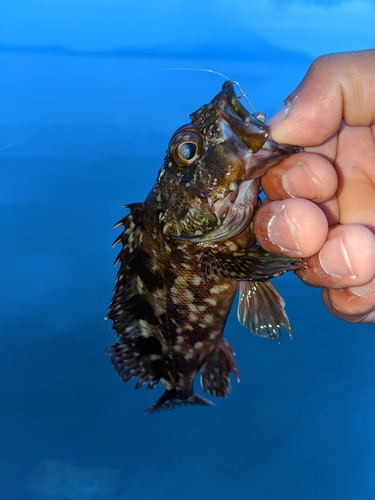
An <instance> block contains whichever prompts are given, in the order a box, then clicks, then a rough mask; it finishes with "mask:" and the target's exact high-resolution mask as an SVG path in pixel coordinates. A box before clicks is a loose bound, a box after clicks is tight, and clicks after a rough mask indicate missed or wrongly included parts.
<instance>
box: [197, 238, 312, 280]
mask: <svg viewBox="0 0 375 500" xmlns="http://www.w3.org/2000/svg"><path fill="white" fill-rule="evenodd" d="M305 265H306V264H305V263H304V261H303V260H302V259H294V258H292V257H287V256H285V255H277V254H274V253H271V252H267V251H266V250H264V249H263V248H262V247H260V246H254V247H252V248H250V249H248V250H242V251H239V252H232V253H230V254H226V253H220V252H217V251H215V250H213V249H212V248H207V250H206V251H205V253H204V254H203V255H202V257H201V272H202V278H203V280H205V279H206V278H207V277H209V276H217V277H218V278H224V279H230V280H238V281H248V280H249V281H253V280H254V281H264V280H269V279H270V278H275V277H276V276H280V275H281V274H283V273H285V272H286V271H296V270H297V269H300V268H302V267H305Z"/></svg>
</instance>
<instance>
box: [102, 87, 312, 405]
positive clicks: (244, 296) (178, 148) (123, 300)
mask: <svg viewBox="0 0 375 500" xmlns="http://www.w3.org/2000/svg"><path fill="white" fill-rule="evenodd" d="M190 118H191V122H190V123H189V124H187V125H184V126H182V127H180V128H179V129H178V130H177V131H176V132H175V133H174V134H173V136H172V138H171V141H170V143H169V146H168V150H167V154H166V157H165V160H164V164H163V165H162V167H161V169H160V170H159V173H158V177H157V180H156V183H155V185H154V186H153V188H152V190H151V192H150V194H149V195H148V197H147V199H146V200H145V201H144V202H143V203H135V204H131V205H127V206H126V208H128V209H130V213H129V214H128V215H127V216H125V217H124V218H123V219H122V220H121V221H120V222H119V224H118V225H122V226H123V228H124V230H123V232H122V233H121V234H120V236H119V237H118V238H117V240H116V241H115V244H117V243H120V244H121V245H122V249H121V250H120V253H119V256H118V258H117V260H116V262H115V264H118V263H119V264H120V268H119V271H118V274H117V278H116V285H115V290H114V296H113V298H112V301H111V304H110V308H109V311H108V316H107V317H108V318H109V319H111V320H113V322H114V323H113V326H112V328H114V329H115V330H116V333H117V335H116V340H115V344H114V345H113V346H111V347H109V348H107V353H108V354H109V356H110V358H111V362H112V364H113V366H114V367H115V369H116V371H117V372H118V374H119V375H120V377H121V378H122V380H123V381H124V382H127V381H128V380H131V379H133V378H137V379H138V380H137V382H136V389H138V388H140V387H141V386H143V385H146V387H147V388H149V389H153V388H154V387H155V386H156V385H158V384H159V383H161V384H163V385H164V386H165V392H164V394H163V395H162V396H161V397H160V398H159V399H158V400H157V401H156V403H155V404H154V405H152V406H151V408H149V409H148V410H147V412H148V413H153V412H157V411H163V410H169V409H174V408H178V407H181V406H186V405H205V406H207V405H210V404H211V402H210V401H208V400H207V399H205V398H203V397H202V396H200V395H197V394H195V393H194V391H193V384H194V380H195V378H196V376H197V374H198V373H199V372H201V377H200V380H201V386H202V389H203V390H204V391H205V392H207V393H209V394H212V395H214V396H217V397H226V396H228V395H229V394H230V392H231V382H230V373H233V374H234V376H235V377H236V379H237V380H239V370H238V367H237V364H236V362H235V359H234V352H233V349H232V348H231V346H230V345H229V344H228V342H227V341H226V340H225V339H224V338H223V332H224V328H225V324H226V321H227V318H228V315H229V312H230V309H231V306H232V303H233V300H234V297H235V295H236V292H237V291H240V297H239V305H238V319H239V321H240V323H241V324H243V325H244V326H245V327H247V328H248V329H250V330H251V331H252V332H253V333H255V334H258V335H262V336H265V337H269V338H275V339H277V340H279V338H280V330H281V327H282V326H284V327H285V328H286V330H287V332H288V333H290V326H289V322H288V319H287V316H286V314H285V311H284V302H283V300H282V298H281V297H280V296H279V294H278V293H277V292H276V290H275V289H274V288H273V286H272V285H271V284H270V283H269V282H268V280H269V279H270V278H272V277H275V276H279V275H280V274H282V273H284V272H286V271H293V270H296V269H299V268H301V267H304V266H305V264H304V262H303V261H302V260H300V259H292V258H289V257H285V256H281V255H276V254H272V253H270V252H266V251H265V250H263V249H262V248H261V247H260V246H259V245H257V243H256V240H255V236H254V231H253V224H252V218H253V216H254V213H255V212H256V210H257V208H258V207H259V199H258V195H259V179H260V177H261V175H263V174H264V173H265V172H266V171H267V169H268V168H270V167H272V166H273V165H276V164H277V163H279V162H280V161H281V160H282V159H284V158H286V157H287V156H288V155H290V154H292V153H293V152H295V151H296V148H295V147H294V146H288V145H280V144H277V143H276V142H274V141H273V140H272V139H271V138H270V137H269V134H268V128H267V126H266V125H265V124H264V123H263V122H260V121H259V120H257V119H256V118H255V117H254V116H253V115H251V114H250V113H249V112H248V111H247V110H246V109H245V108H244V107H243V106H242V104H241V102H240V101H239V99H238V97H237V96H236V93H235V91H234V86H233V83H232V82H229V81H227V82H225V83H224V85H223V88H222V90H221V91H220V92H219V93H218V94H217V95H216V96H215V97H214V98H213V99H212V100H211V101H210V103H209V104H207V105H204V106H202V107H201V108H200V109H199V110H198V111H196V112H195V113H192V114H191V115H190Z"/></svg>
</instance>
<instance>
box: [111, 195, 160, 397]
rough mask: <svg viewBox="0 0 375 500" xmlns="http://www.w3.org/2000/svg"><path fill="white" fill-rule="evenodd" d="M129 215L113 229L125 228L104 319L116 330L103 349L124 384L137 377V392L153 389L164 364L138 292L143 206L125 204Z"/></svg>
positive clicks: (152, 317)
mask: <svg viewBox="0 0 375 500" xmlns="http://www.w3.org/2000/svg"><path fill="white" fill-rule="evenodd" d="M125 208H130V210H131V212H130V214H128V215H127V216H126V217H124V218H123V219H122V220H121V221H120V222H118V223H117V224H116V226H115V227H118V226H120V225H122V226H124V231H123V232H122V233H121V234H120V236H119V237H118V238H117V240H116V241H115V243H114V245H116V244H117V243H121V244H122V249H121V250H120V253H119V255H118V257H117V259H116V262H115V265H116V264H117V263H120V269H119V271H118V273H117V277H116V286H115V290H114V296H113V298H112V301H111V304H110V307H109V310H108V315H107V318H108V319H111V320H113V322H114V324H113V326H112V328H114V329H115V330H116V331H117V334H118V338H117V340H116V342H115V344H114V345H113V346H111V347H108V348H107V349H106V352H107V354H109V355H110V357H111V361H112V364H113V366H114V367H115V369H116V371H117V372H118V374H119V375H120V377H121V378H122V380H123V381H124V382H126V381H128V380H130V379H132V378H135V377H138V382H137V385H136V389H138V388H139V387H141V386H142V385H143V384H146V385H147V387H148V388H149V389H152V388H153V387H155V385H156V384H157V383H158V382H159V381H160V379H162V378H165V377H166V375H167V372H166V369H167V363H166V362H165V361H164V362H161V345H160V342H159V340H158V339H157V338H155V337H154V336H153V335H152V333H153V325H154V324H156V323H157V318H156V317H155V315H154V312H153V309H152V307H151V306H150V304H149V303H148V302H147V300H146V299H145V298H144V296H143V295H142V294H141V293H140V290H139V288H140V286H141V281H142V280H141V278H140V276H139V268H140V267H142V262H143V256H144V253H143V250H142V248H141V246H142V245H141V240H142V222H143V203H134V204H132V205H127V207H125Z"/></svg>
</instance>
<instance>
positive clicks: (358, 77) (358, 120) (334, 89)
mask: <svg viewBox="0 0 375 500" xmlns="http://www.w3.org/2000/svg"><path fill="white" fill-rule="evenodd" d="M374 81H375V50H364V51H359V52H344V53H339V54H330V55H327V56H321V57H319V58H318V59H316V60H315V61H314V62H313V63H312V65H311V66H310V68H309V70H308V72H307V74H306V76H305V77H304V79H303V80H302V82H301V83H300V85H299V86H298V87H297V88H296V90H294V91H293V92H292V93H291V94H290V96H289V97H288V98H287V99H286V100H285V106H284V107H283V108H282V109H281V110H280V111H279V112H278V113H276V115H274V116H273V117H272V118H271V119H270V121H269V125H270V126H271V129H270V133H271V136H272V138H273V139H274V140H275V141H277V142H279V143H281V144H295V145H298V146H301V147H309V146H310V147H312V146H318V145H319V144H322V143H323V142H324V141H326V140H327V139H328V138H329V137H331V136H332V135H334V134H335V133H336V132H338V130H339V129H340V126H341V122H342V120H343V121H344V122H345V124H346V125H348V126H353V127H354V126H369V125H372V124H374V123H375V104H374V103H375V86H374Z"/></svg>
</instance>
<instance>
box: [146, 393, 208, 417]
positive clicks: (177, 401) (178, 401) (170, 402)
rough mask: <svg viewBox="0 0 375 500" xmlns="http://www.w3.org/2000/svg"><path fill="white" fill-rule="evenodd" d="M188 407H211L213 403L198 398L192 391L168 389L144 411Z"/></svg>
mask: <svg viewBox="0 0 375 500" xmlns="http://www.w3.org/2000/svg"><path fill="white" fill-rule="evenodd" d="M188 405H201V406H212V405H213V403H212V402H211V401H209V400H208V399H206V398H203V397H202V396H198V394H194V393H193V392H192V391H178V390H177V389H170V390H166V391H165V392H164V394H163V395H162V396H161V397H160V398H159V399H158V400H157V401H156V403H154V404H153V405H152V406H151V407H150V408H148V410H146V413H156V412H158V411H167V410H175V409H176V408H181V407H182V406H188Z"/></svg>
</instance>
